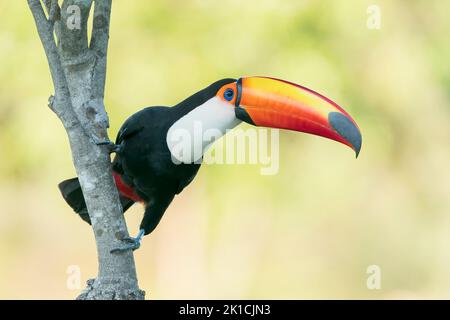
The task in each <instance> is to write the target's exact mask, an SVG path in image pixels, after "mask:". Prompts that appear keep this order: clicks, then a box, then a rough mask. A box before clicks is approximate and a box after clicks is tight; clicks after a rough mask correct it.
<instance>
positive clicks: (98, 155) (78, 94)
mask: <svg viewBox="0 0 450 320" xmlns="http://www.w3.org/2000/svg"><path fill="white" fill-rule="evenodd" d="M27 1H28V5H29V7H30V10H31V13H32V15H33V17H34V20H35V23H36V27H37V31H38V33H39V37H40V39H41V42H42V45H43V47H44V51H45V54H46V56H47V60H48V64H49V67H50V73H51V76H52V80H53V85H54V90H55V93H54V96H51V97H50V98H49V107H50V108H51V109H52V110H53V111H54V112H55V113H56V115H57V116H58V117H59V119H60V120H61V122H62V124H63V125H64V128H65V130H66V132H67V135H68V138H69V142H70V147H71V150H72V159H73V163H74V166H75V169H76V172H77V175H78V178H79V181H80V184H81V187H82V190H83V194H84V198H85V200H86V205H87V208H88V211H89V216H90V218H91V221H92V228H93V230H94V235H95V241H96V244H97V252H98V264H99V268H98V275H97V278H96V279H92V280H89V281H88V286H87V288H86V289H85V290H84V291H83V292H82V293H81V295H80V296H79V297H78V299H139V300H140V299H144V296H145V292H144V291H142V290H140V289H139V287H138V281H137V276H136V268H135V263H134V257H133V253H132V252H124V253H118V254H111V253H110V250H111V249H113V248H117V247H120V246H121V242H120V240H121V239H122V238H124V237H126V236H128V230H127V227H126V224H125V220H124V217H123V214H122V207H121V205H120V201H119V196H118V192H117V188H116V186H115V183H114V181H113V178H112V174H111V173H112V171H111V160H110V156H109V152H108V149H107V148H106V147H104V146H99V145H97V143H98V142H102V141H109V139H108V135H107V128H108V126H109V124H108V116H107V114H106V111H105V106H104V103H103V101H104V100H103V98H104V88H105V76H106V58H107V51H108V39H109V22H110V14H111V2H112V1H111V0H95V1H94V0H64V1H62V4H61V6H60V5H59V3H58V0H43V4H44V6H45V7H46V10H47V15H46V14H45V12H44V8H43V6H42V3H41V2H40V0H27ZM92 7H93V8H92ZM91 11H93V14H94V16H93V27H92V35H91V40H90V42H89V43H88V17H89V14H90V13H91Z"/></svg>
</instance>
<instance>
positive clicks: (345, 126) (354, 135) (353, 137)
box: [328, 112, 362, 158]
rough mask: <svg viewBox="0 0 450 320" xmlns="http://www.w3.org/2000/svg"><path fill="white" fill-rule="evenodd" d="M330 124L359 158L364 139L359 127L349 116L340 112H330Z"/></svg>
mask: <svg viewBox="0 0 450 320" xmlns="http://www.w3.org/2000/svg"><path fill="white" fill-rule="evenodd" d="M328 122H329V123H330V125H331V126H332V127H333V129H334V130H336V132H337V133H339V135H340V136H341V137H342V138H344V139H345V140H346V141H348V142H349V143H350V144H351V145H352V146H353V149H354V150H355V152H356V157H357V158H358V155H359V151H360V150H361V144H362V137H361V132H359V129H358V127H357V126H356V125H355V124H354V123H353V121H351V120H350V119H349V118H348V117H347V116H345V115H344V114H342V113H340V112H330V114H329V115H328Z"/></svg>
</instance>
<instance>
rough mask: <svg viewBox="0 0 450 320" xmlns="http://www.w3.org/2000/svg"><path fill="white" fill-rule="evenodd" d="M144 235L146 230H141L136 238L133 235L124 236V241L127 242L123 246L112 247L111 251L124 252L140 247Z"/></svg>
mask: <svg viewBox="0 0 450 320" xmlns="http://www.w3.org/2000/svg"><path fill="white" fill-rule="evenodd" d="M143 235H144V230H140V231H139V234H138V235H137V237H136V238H132V237H126V238H123V239H122V241H123V242H126V243H127V244H125V245H124V246H123V247H121V248H115V249H112V250H111V251H110V253H113V254H114V253H122V252H125V251H128V250H132V251H134V250H136V249H139V248H140V246H141V240H142V237H143Z"/></svg>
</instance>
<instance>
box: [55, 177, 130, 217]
mask: <svg viewBox="0 0 450 320" xmlns="http://www.w3.org/2000/svg"><path fill="white" fill-rule="evenodd" d="M58 188H59V190H60V191H61V194H62V196H63V198H64V200H66V202H67V204H68V205H69V206H70V207H71V208H72V209H73V210H74V211H75V212H76V213H78V214H79V215H80V217H81V219H83V220H84V221H86V222H87V223H89V224H91V219H90V218H89V213H88V210H87V208H86V202H85V201H84V197H83V192H82V191H81V186H80V182H79V181H78V178H72V179H68V180H64V181H63V182H61V183H60V184H59V185H58ZM120 203H121V204H122V208H123V212H125V211H127V210H128V208H129V207H131V206H132V205H133V204H134V201H133V200H131V199H129V198H127V197H123V196H120Z"/></svg>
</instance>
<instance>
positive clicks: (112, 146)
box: [96, 141, 122, 153]
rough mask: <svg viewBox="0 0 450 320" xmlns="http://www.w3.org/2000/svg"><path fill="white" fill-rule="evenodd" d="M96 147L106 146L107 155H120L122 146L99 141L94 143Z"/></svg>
mask: <svg viewBox="0 0 450 320" xmlns="http://www.w3.org/2000/svg"><path fill="white" fill-rule="evenodd" d="M96 144H97V145H98V146H106V147H107V148H108V151H109V153H120V152H121V151H122V145H120V144H115V143H114V142H112V141H101V142H97V143H96Z"/></svg>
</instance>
